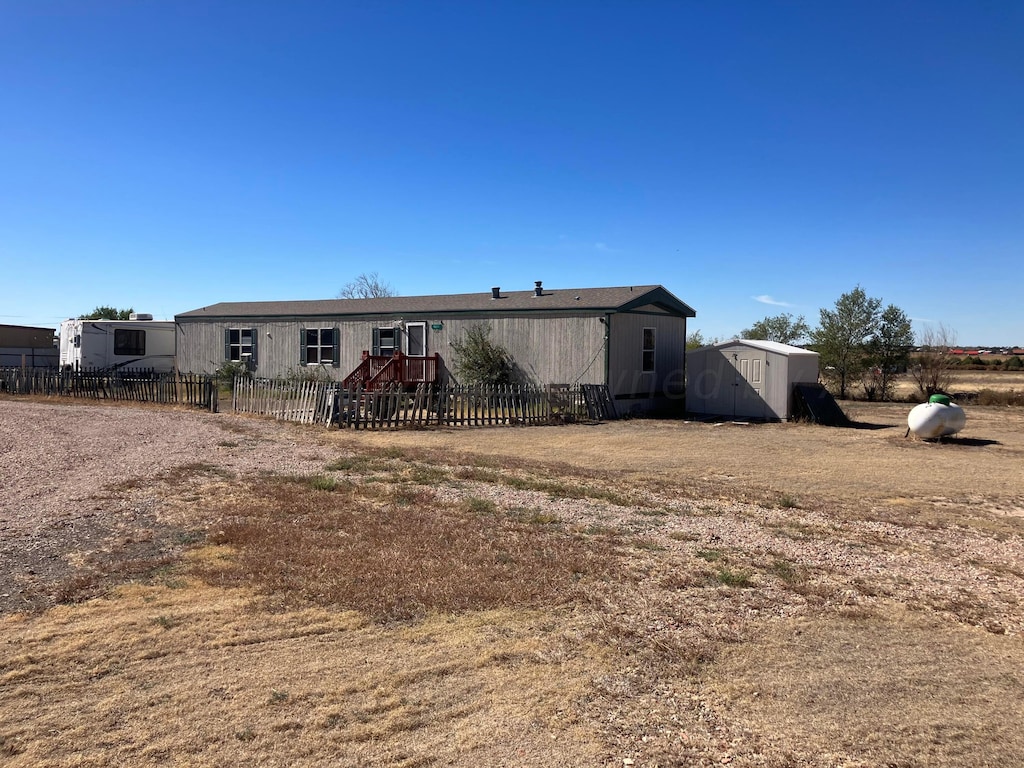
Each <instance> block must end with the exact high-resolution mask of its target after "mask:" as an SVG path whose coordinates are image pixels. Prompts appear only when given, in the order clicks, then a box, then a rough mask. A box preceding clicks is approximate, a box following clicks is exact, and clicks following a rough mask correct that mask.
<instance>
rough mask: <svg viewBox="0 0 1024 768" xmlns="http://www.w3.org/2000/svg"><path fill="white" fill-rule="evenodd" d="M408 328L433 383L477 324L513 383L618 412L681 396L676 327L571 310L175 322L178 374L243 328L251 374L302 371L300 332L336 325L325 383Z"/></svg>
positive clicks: (200, 366) (671, 319)
mask: <svg viewBox="0 0 1024 768" xmlns="http://www.w3.org/2000/svg"><path fill="white" fill-rule="evenodd" d="M603 320H604V321H606V322H602V321H603ZM417 322H423V323H426V352H427V354H433V353H435V352H437V353H439V354H440V356H441V364H442V365H441V372H440V381H441V382H449V381H454V380H455V376H454V374H453V373H452V369H453V368H454V349H453V348H452V342H453V341H457V340H461V339H462V338H464V336H465V333H466V330H467V329H468V328H470V327H471V326H473V325H476V324H479V323H486V324H487V325H489V326H490V328H491V339H492V340H493V341H494V342H495V343H497V344H501V345H502V346H504V347H505V348H506V349H508V351H509V352H510V354H511V355H512V358H513V360H514V361H515V363H516V366H517V368H518V372H519V375H520V379H521V381H522V383H529V384H607V385H608V386H609V389H610V392H611V395H612V397H613V399H614V400H615V402H616V407H617V409H618V411H619V412H620V413H629V412H633V411H648V410H652V409H654V408H666V407H671V405H672V403H674V402H676V401H678V402H680V403H681V402H682V400H683V398H684V396H685V386H684V375H685V374H684V371H685V368H684V365H685V363H684V360H685V346H686V343H685V342H686V321H685V319H684V318H681V317H676V316H673V315H669V314H667V313H664V312H660V311H658V310H656V309H654V308H650V309H649V310H647V311H644V310H639V311H636V312H628V313H611V314H610V315H605V314H604V313H602V312H581V313H579V314H575V315H571V316H570V315H565V314H564V313H562V314H559V313H550V314H546V313H540V312H538V313H531V314H520V315H512V316H505V317H494V316H493V315H487V314H485V313H470V314H458V315H455V314H445V313H436V314H432V315H429V316H424V315H413V314H407V315H403V316H397V315H396V316H376V317H362V318H356V319H353V318H351V317H346V318H336V317H335V318H332V317H318V318H295V319H286V320H282V319H279V318H274V319H270V318H265V319H259V318H248V319H244V320H237V321H225V320H208V319H200V320H191V319H180V320H179V321H178V324H177V328H178V331H177V333H178V370H180V371H184V372H192V373H212V372H214V371H216V370H217V368H218V367H220V366H221V365H222V364H223V363H224V359H225V358H224V331H225V329H228V328H252V329H254V330H255V338H256V370H255V373H256V375H257V376H259V377H264V378H286V377H288V376H290V375H295V374H299V373H302V372H308V371H309V367H308V366H304V365H302V345H301V337H300V331H301V329H303V328H338V331H339V344H338V349H339V354H338V365H337V366H329V365H328V366H320V367H321V368H322V372H323V374H326V376H327V377H329V378H331V379H333V380H335V381H340V380H342V379H343V378H344V377H345V376H347V375H348V374H349V373H350V372H351V371H352V370H353V369H355V368H356V366H357V365H359V362H360V360H361V359H362V353H363V351H364V350H372V345H373V337H374V329H375V328H380V327H392V326H393V327H396V328H397V329H399V334H398V339H399V343H400V347H401V349H402V350H403V351H404V350H405V336H404V332H403V329H404V326H405V324H407V323H417ZM433 326H440V328H435V327H433ZM644 328H655V329H656V349H655V352H656V357H655V370H654V372H653V373H644V372H643V329H644ZM606 374H607V377H608V378H607V380H606V378H605V377H606Z"/></svg>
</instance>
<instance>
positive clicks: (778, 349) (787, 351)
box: [710, 339, 818, 357]
mask: <svg viewBox="0 0 1024 768" xmlns="http://www.w3.org/2000/svg"><path fill="white" fill-rule="evenodd" d="M737 344H739V345H742V346H746V347H753V348H754V349H763V350H765V351H766V352H775V353H776V354H779V355H814V356H815V357H817V355H818V353H817V352H815V351H813V350H810V349H804V348H803V347H795V346H793V345H792V344H782V343H780V342H778V341H765V340H764V339H730V340H729V341H722V342H719V343H718V344H712V345H710V346H712V347H714V348H715V349H724V348H726V347H734V346H736V345H737Z"/></svg>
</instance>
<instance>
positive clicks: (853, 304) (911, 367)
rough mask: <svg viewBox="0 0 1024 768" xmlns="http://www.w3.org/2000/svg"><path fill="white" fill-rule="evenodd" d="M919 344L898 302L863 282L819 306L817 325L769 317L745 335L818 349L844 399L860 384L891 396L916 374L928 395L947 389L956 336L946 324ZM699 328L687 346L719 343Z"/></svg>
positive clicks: (870, 393) (867, 391) (826, 374)
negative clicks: (885, 299)
mask: <svg viewBox="0 0 1024 768" xmlns="http://www.w3.org/2000/svg"><path fill="white" fill-rule="evenodd" d="M919 336H920V338H919V340H918V341H919V344H918V345H917V346H916V347H915V343H914V342H915V338H914V331H913V327H912V323H911V321H910V318H909V317H907V314H906V312H904V311H903V310H902V309H900V308H899V307H897V306H896V305H895V304H888V305H885V306H883V302H882V299H880V298H877V297H872V296H868V294H867V293H866V292H865V290H864V289H863V288H862V287H861V286H859V285H858V286H856V287H854V288H853V290H851V291H849V292H847V293H844V294H843V295H842V296H840V297H839V298H838V299H837V300H836V302H835V304H834V305H833V306H832V307H824V308H822V309H821V310H819V320H818V325H817V326H816V327H814V328H812V327H811V326H810V325H809V324H808V323H807V320H806V319H805V318H804V316H803V315H800V316H798V317H793V315H792V314H790V313H782V314H779V315H774V316H769V317H765V318H763V319H761V320H758V321H757V322H756V323H754V324H753V325H751V326H750V327H749V328H744V329H743V330H742V331H741V332H740V334H739V337H740V338H743V339H758V340H764V341H776V342H779V343H782V344H793V345H801V346H805V347H806V348H808V349H811V350H813V351H815V352H817V353H818V355H819V365H820V369H821V373H822V377H823V378H824V379H825V381H826V383H827V384H829V385H830V387H831V388H832V389H833V390H834V391H835V393H836V394H837V395H838V396H839V397H840V398H846V397H848V396H849V394H850V391H851V389H852V388H853V387H855V386H857V385H859V386H860V387H861V388H862V389H863V391H864V395H865V397H867V399H869V400H891V399H892V397H893V393H894V390H895V385H896V382H897V381H898V380H899V379H900V378H901V377H903V376H910V377H912V379H913V380H914V383H915V384H916V385H917V388H918V390H919V391H920V393H921V394H922V395H932V394H935V393H938V392H946V391H947V390H948V389H949V387H950V386H951V384H952V369H953V368H954V366H955V365H956V363H955V361H954V359H953V358H952V357H951V356H950V355H949V354H948V350H949V348H950V347H951V346H952V345H953V344H954V343H955V334H954V333H953V332H952V331H951V330H950V329H949V328H946V327H945V326H943V325H939V326H938V327H937V328H925V329H924V330H923V331H922V332H921V333H920V335H919ZM717 341H718V340H717V339H705V338H704V337H703V335H702V334H701V332H700V331H699V330H696V331H694V332H693V333H692V334H691V335H690V336H689V337H688V338H687V344H686V346H687V349H695V348H697V347H701V346H704V345H706V344H714V343H717Z"/></svg>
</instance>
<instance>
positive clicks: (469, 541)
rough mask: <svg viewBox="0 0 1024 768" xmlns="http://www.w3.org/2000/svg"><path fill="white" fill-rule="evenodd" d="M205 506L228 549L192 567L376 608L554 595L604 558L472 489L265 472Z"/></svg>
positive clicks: (219, 577)
mask: <svg viewBox="0 0 1024 768" xmlns="http://www.w3.org/2000/svg"><path fill="white" fill-rule="evenodd" d="M316 486H321V487H324V486H326V487H328V488H332V490H318V489H317V487H316ZM215 508H216V510H217V512H218V514H219V517H220V518H221V524H220V525H219V526H218V529H217V530H216V531H214V532H213V534H212V536H211V542H212V543H214V544H220V545H226V546H227V547H229V548H230V551H231V553H232V554H231V556H230V557H229V558H226V559H224V560H223V561H219V562H217V563H216V564H215V565H209V566H208V567H205V568H203V569H201V571H200V575H201V576H202V577H203V578H204V580H205V581H207V582H208V583H211V584H217V585H221V586H239V585H259V586H260V588H261V590H262V591H263V592H265V593H266V594H268V595H271V596H272V597H273V600H274V602H275V603H277V604H282V605H288V606H293V605H295V604H297V603H303V602H308V603H314V604H318V605H324V606H334V607H338V608H342V609H351V610H357V611H360V612H362V613H364V614H365V615H368V616H371V617H373V618H374V619H377V620H393V619H410V618H414V617H423V616H426V615H428V614H431V613H437V612H446V613H460V612H465V611H470V610H489V609H494V608H503V607H537V606H544V605H553V604H558V603H560V602H563V601H566V600H569V599H571V598H572V596H573V594H574V592H575V590H576V588H577V585H578V583H579V582H580V580H581V579H582V578H584V577H588V576H589V577H593V576H598V575H601V574H603V573H606V572H607V571H608V569H609V567H610V562H611V556H610V552H609V550H608V547H607V546H606V545H603V544H602V543H601V542H600V541H597V542H594V541H590V542H587V541H584V540H583V538H582V537H581V536H578V535H570V534H568V533H564V532H562V531H558V530H552V529H551V528H549V527H545V526H540V525H532V524H530V523H522V522H519V521H518V520H517V519H515V518H512V517H509V516H506V515H504V514H500V513H499V512H498V510H497V509H496V508H495V507H494V505H493V504H486V503H480V500H476V499H473V498H469V499H467V500H466V501H464V502H463V503H462V504H461V505H459V506H456V507H445V506H442V505H440V504H437V503H435V501H434V498H433V494H432V493H431V491H430V490H429V489H427V488H425V487H424V486H421V485H411V484H399V485H396V486H392V487H387V486H381V485H379V484H372V485H365V484H354V483H351V482H344V483H336V481H333V480H332V481H329V482H325V479H324V478H313V479H312V482H311V481H310V480H307V479H303V478H296V479H292V480H290V481H289V480H285V481H282V480H277V479H265V480H262V481H259V482H256V483H254V484H252V485H248V486H245V487H244V488H243V489H242V490H241V491H240V492H236V493H235V494H233V496H232V498H230V499H228V500H225V501H224V502H222V503H221V504H219V505H217V506H216V507H215Z"/></svg>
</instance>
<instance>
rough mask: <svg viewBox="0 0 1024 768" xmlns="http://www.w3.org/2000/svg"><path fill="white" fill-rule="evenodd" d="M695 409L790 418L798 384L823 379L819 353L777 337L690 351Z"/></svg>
mask: <svg viewBox="0 0 1024 768" xmlns="http://www.w3.org/2000/svg"><path fill="white" fill-rule="evenodd" d="M686 374H687V375H686V409H687V411H689V412H690V413H697V414H706V415H708V416H725V417H728V418H742V419H767V420H773V421H774V420H781V421H788V420H789V419H790V418H791V417H792V415H793V408H794V402H793V386H794V385H796V384H815V383H817V381H818V353H817V352H811V351H810V350H806V349H802V348H801V347H794V346H791V345H789V344H780V343H778V342H776V341H759V340H754V339H733V340H732V341H723V342H721V343H720V344H713V345H711V346H708V347H701V348H700V349H695V350H691V351H689V352H687V354H686Z"/></svg>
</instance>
